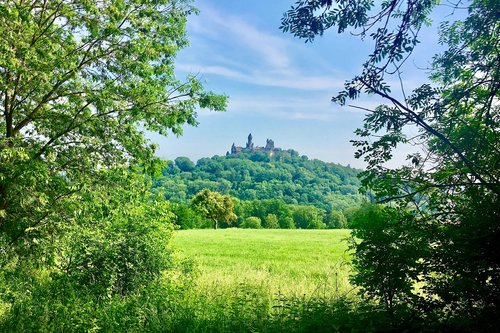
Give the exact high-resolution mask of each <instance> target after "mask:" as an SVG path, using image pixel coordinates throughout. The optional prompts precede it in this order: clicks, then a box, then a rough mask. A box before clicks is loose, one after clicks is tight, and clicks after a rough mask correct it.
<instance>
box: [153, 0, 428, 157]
mask: <svg viewBox="0 0 500 333" xmlns="http://www.w3.org/2000/svg"><path fill="white" fill-rule="evenodd" d="M293 2H294V1H293V0H273V1H269V0H254V1H234V0H233V1H229V0H204V1H198V2H197V3H196V6H197V7H198V8H199V9H200V14H199V15H198V16H191V17H190V18H189V20H188V33H189V40H190V46H189V47H187V48H186V49H184V50H182V51H181V52H180V53H179V55H178V57H177V62H176V72H177V74H178V76H179V77H180V78H182V77H183V76H185V75H187V74H188V73H197V74H198V75H199V76H200V77H201V79H202V81H203V82H204V83H205V87H206V88H207V89H209V90H213V91H215V92H218V93H224V94H227V95H229V105H228V109H227V112H224V113H214V112H208V111H205V110H200V111H199V112H198V121H199V125H198V127H189V126H186V127H185V128H184V134H183V136H181V137H180V138H177V137H175V136H173V135H171V136H169V137H159V136H157V135H152V136H151V138H152V140H153V141H154V142H156V143H157V144H158V146H159V148H158V151H157V155H158V156H160V157H162V158H165V159H174V158H175V157H177V156H187V157H190V158H191V159H192V160H194V161H196V160H197V159H199V158H201V157H210V156H213V155H224V154H225V153H226V151H228V150H229V149H230V147H231V144H232V143H233V142H235V143H236V145H244V144H245V141H246V137H247V136H248V133H252V135H253V137H254V142H255V144H256V145H259V146H263V145H265V143H266V139H268V138H270V139H273V140H274V142H275V145H276V147H280V148H283V149H290V148H291V149H295V150H297V151H299V153H301V154H303V155H308V156H309V157H310V158H318V159H321V160H324V161H328V162H335V163H340V164H344V165H347V164H350V165H352V166H356V167H363V166H364V163H363V162H362V161H360V160H356V159H355V158H354V151H355V149H354V148H353V147H352V145H351V144H350V142H349V140H351V139H355V138H356V137H355V135H354V134H353V131H354V130H355V129H356V128H358V127H360V126H362V120H363V117H364V113H363V112H361V111H359V110H356V109H353V108H348V107H343V108H342V107H339V106H338V105H336V104H333V103H331V102H330V98H331V97H332V96H333V95H335V93H336V92H338V91H339V90H340V89H341V88H342V86H343V83H344V81H345V80H348V79H350V78H351V77H353V76H354V75H355V74H356V73H358V72H359V71H360V68H361V64H362V63H363V61H364V59H365V58H366V56H367V55H368V54H369V52H370V51H371V46H372V44H371V42H370V41H369V40H366V41H364V42H362V41H360V40H359V39H357V38H355V37H353V36H350V35H348V34H346V35H338V34H336V33H335V32H334V31H333V30H332V31H328V32H327V33H325V35H324V36H323V37H321V38H317V39H316V40H315V41H314V43H312V44H311V43H307V44H306V43H304V41H302V40H299V39H296V38H294V37H293V36H292V35H290V34H284V33H282V32H281V31H280V30H279V29H278V27H279V25H280V19H281V17H282V14H283V12H284V11H286V10H287V9H288V8H289V7H290V6H291V5H292V4H293ZM435 31H436V29H435V28H432V29H429V30H428V31H426V32H425V35H424V39H425V45H436V41H437V36H436V34H435ZM435 52H436V48H435V46H433V47H425V48H422V47H421V48H420V49H419V51H418V52H417V53H416V54H415V55H414V56H413V58H412V60H411V61H410V62H408V65H407V66H406V68H405V70H404V77H403V79H404V81H405V85H406V89H411V88H414V87H416V86H417V85H418V84H419V83H422V82H424V81H425V77H426V75H425V71H423V70H421V69H420V68H425V67H427V66H428V63H429V60H430V59H431V56H432V55H433V54H434V53H435ZM398 85H399V84H397V85H396V86H398ZM377 103H378V102H377V100H375V99H370V98H367V97H365V98H363V99H361V100H358V101H356V102H355V103H354V104H356V105H360V106H365V107H374V106H375V105H377ZM403 156H406V151H405V149H403V150H402V151H401V152H400V154H397V155H396V158H395V161H394V164H401V163H403V162H404V158H403Z"/></svg>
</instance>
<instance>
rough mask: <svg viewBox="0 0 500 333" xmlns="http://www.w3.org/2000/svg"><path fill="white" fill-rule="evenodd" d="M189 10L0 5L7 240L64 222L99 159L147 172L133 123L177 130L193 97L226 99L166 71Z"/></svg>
mask: <svg viewBox="0 0 500 333" xmlns="http://www.w3.org/2000/svg"><path fill="white" fill-rule="evenodd" d="M195 12H196V10H195V9H194V8H193V7H192V6H191V5H190V2H189V1H187V0H174V1H170V0H169V1H167V0H163V1H155V2H146V3H143V2H141V1H133V0H127V1H116V0H106V1H104V2H92V1H81V0H71V1H28V2H27V1H9V2H2V3H1V4H0V34H1V35H2V36H3V37H4V38H3V39H2V40H1V41H0V54H1V56H0V73H1V75H0V105H1V106H0V111H1V112H0V121H1V122H2V126H0V233H2V234H3V235H7V237H8V238H9V239H10V240H11V242H12V245H20V243H21V242H20V238H21V237H22V238H23V242H24V245H26V246H29V244H27V243H26V242H28V241H29V239H28V238H29V236H33V237H32V241H33V242H35V243H36V241H38V240H40V239H41V238H43V237H45V236H46V235H42V233H43V232H45V233H50V232H51V231H50V229H54V228H56V227H55V226H54V225H55V224H57V223H56V222H61V223H64V221H65V220H67V219H68V218H69V217H68V216H70V215H71V212H72V211H73V206H72V205H73V204H74V203H75V202H78V201H79V200H80V199H79V197H78V193H79V192H80V191H81V190H82V189H83V188H85V187H86V186H93V185H94V184H96V182H97V181H98V180H99V172H100V170H101V169H103V168H111V167H114V166H117V165H124V164H133V163H138V164H141V165H142V166H143V168H144V171H146V172H148V173H154V171H155V170H156V169H157V168H158V167H159V164H158V163H157V162H158V161H157V159H156V158H155V156H154V146H153V145H150V144H149V143H148V141H147V140H146V139H145V138H144V137H143V134H142V132H141V130H140V128H141V129H147V130H150V131H155V132H159V133H161V134H164V135H166V134H167V132H168V131H169V130H170V131H172V132H173V133H175V134H180V133H181V132H182V130H181V126H182V125H183V124H185V123H188V124H191V125H195V124H196V119H195V116H196V113H195V109H196V108H197V107H207V108H210V109H213V110H222V109H224V107H225V103H226V101H225V97H224V96H217V95H214V94H213V93H211V92H206V91H204V90H203V87H202V86H201V84H200V82H199V81H198V80H197V78H196V77H188V78H187V80H186V82H181V81H179V80H177V79H176V78H175V76H174V74H173V73H174V71H173V60H174V58H175V55H176V53H177V51H178V50H179V49H180V48H182V47H184V46H186V45H187V39H186V33H185V24H186V18H187V16H188V15H190V14H192V13H195ZM28 230H29V231H30V232H26V231H28ZM52 231H53V230H52ZM35 239H36V241H35Z"/></svg>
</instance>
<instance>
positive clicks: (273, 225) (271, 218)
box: [266, 214, 279, 229]
mask: <svg viewBox="0 0 500 333" xmlns="http://www.w3.org/2000/svg"><path fill="white" fill-rule="evenodd" d="M278 227H279V224H278V217H277V216H276V214H267V216H266V228H267V229H277V228H278Z"/></svg>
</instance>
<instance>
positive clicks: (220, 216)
mask: <svg viewBox="0 0 500 333" xmlns="http://www.w3.org/2000/svg"><path fill="white" fill-rule="evenodd" d="M191 206H192V207H193V209H194V210H195V211H197V212H198V213H200V214H201V215H202V216H204V217H206V218H208V219H210V220H212V222H213V227H214V229H217V227H218V223H219V222H225V223H227V224H231V223H232V222H233V221H235V220H236V218H237V216H236V214H234V212H233V209H234V201H233V198H231V196H230V195H227V194H226V195H222V194H220V193H219V192H213V191H210V190H207V189H204V190H201V191H200V192H198V193H196V195H195V196H194V197H193V198H192V199H191Z"/></svg>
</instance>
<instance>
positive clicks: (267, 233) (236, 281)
mask: <svg viewBox="0 0 500 333" xmlns="http://www.w3.org/2000/svg"><path fill="white" fill-rule="evenodd" d="M348 236H349V231H348V230H280V229H275V230H268V229H258V230H256V229H223V230H181V231H177V232H176V235H175V237H174V239H173V246H174V247H175V248H177V249H178V250H179V251H180V253H181V255H184V256H187V257H189V258H192V259H193V260H194V261H195V264H196V265H197V267H198V269H199V272H200V276H199V278H198V287H199V288H201V289H204V290H205V291H206V292H211V291H213V290H220V289H234V288H236V287H238V286H241V285H250V286H254V287H259V288H263V289H267V291H268V293H269V294H271V295H275V294H283V295H287V296H301V297H302V296H307V297H312V296H318V295H321V296H333V295H334V294H339V293H344V292H346V291H348V289H349V288H350V285H349V282H348V274H349V265H348V263H349V254H348V253H347V242H346V241H345V238H346V237H348Z"/></svg>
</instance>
